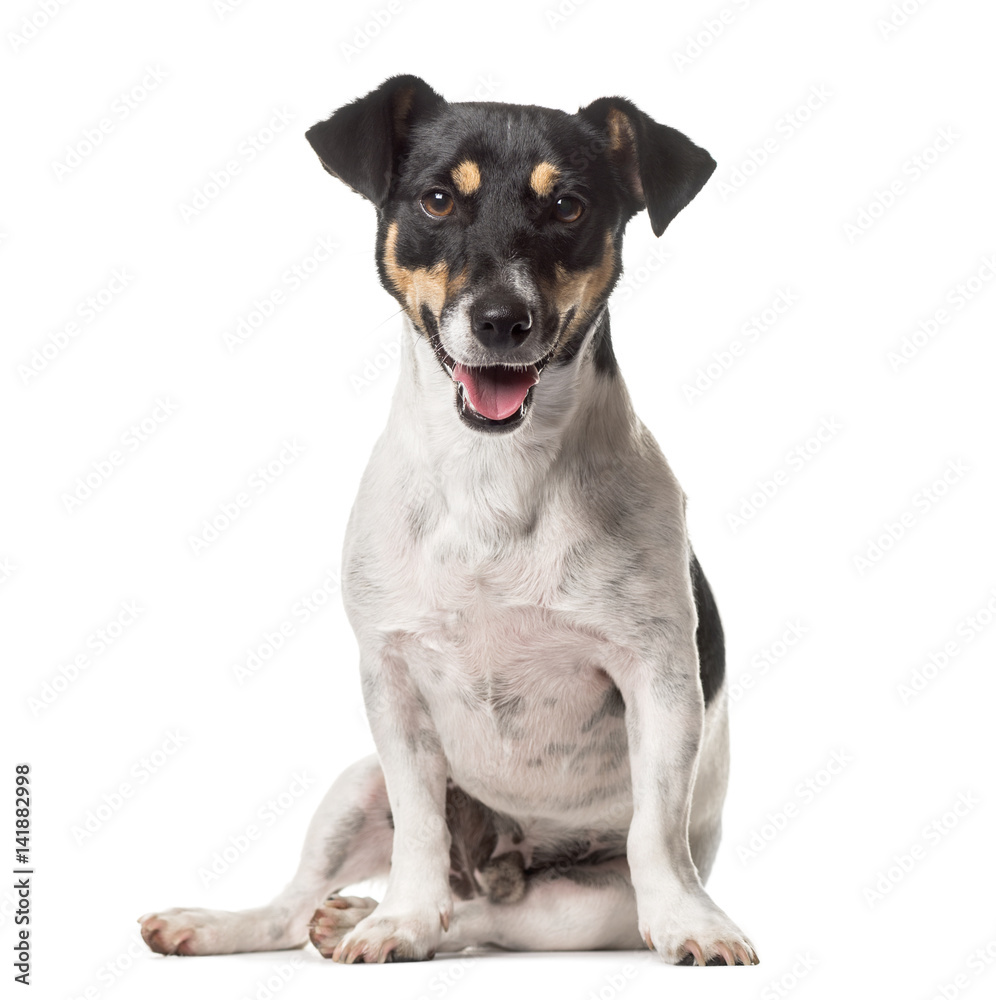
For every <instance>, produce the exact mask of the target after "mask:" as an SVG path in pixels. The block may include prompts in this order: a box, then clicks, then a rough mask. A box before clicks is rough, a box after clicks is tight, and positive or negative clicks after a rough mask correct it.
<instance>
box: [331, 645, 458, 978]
mask: <svg viewBox="0 0 996 1000" xmlns="http://www.w3.org/2000/svg"><path fill="white" fill-rule="evenodd" d="M360 670H361V675H362V680H363V697H364V701H365V703H366V709H367V716H368V717H369V719H370V726H371V729H372V730H373V736H374V741H375V742H376V744H377V751H378V753H379V755H380V762H381V767H382V769H383V771H384V778H385V782H386V785H387V795H388V801H389V802H390V806H391V814H392V821H393V824H394V845H393V849H392V853H391V873H390V876H389V879H388V885H387V890H386V892H385V894H384V898H383V900H382V901H381V902H380V904H379V905H378V906H377V908H376V909H375V910H374V912H373V913H371V914H370V916H368V917H366V918H365V919H364V920H361V921H360V923H358V924H357V925H356V927H355V928H354V929H353V930H352V931H351V932H350V933H349V934H347V935H346V937H345V938H343V940H342V941H341V942H340V944H339V945H338V947H337V948H336V949H335V951H334V952H333V954H332V958H333V959H334V960H336V961H341V962H357V961H363V962H384V961H388V960H409V961H410V960H419V959H427V958H432V956H433V955H434V954H435V951H436V947H437V945H438V944H439V939H440V935H441V933H442V931H443V929H445V928H446V927H447V926H448V925H449V919H450V914H451V912H452V906H453V903H452V895H451V893H450V885H449V870H450V853H449V852H450V834H449V830H448V828H447V825H446V815H445V809H446V771H447V768H446V758H445V757H444V755H443V751H442V747H441V745H440V742H439V737H438V735H437V733H436V729H435V726H434V725H433V722H432V718H431V716H430V714H429V709H428V706H427V704H426V702H425V699H424V698H423V697H422V695H421V693H420V692H419V691H418V689H417V687H416V685H415V684H414V682H413V679H412V677H411V675H410V673H409V671H408V667H407V665H406V664H405V663H404V661H403V659H402V658H401V657H400V656H399V655H397V654H396V653H394V652H392V651H386V650H378V651H377V652H373V653H370V654H368V655H364V656H362V657H361V664H360Z"/></svg>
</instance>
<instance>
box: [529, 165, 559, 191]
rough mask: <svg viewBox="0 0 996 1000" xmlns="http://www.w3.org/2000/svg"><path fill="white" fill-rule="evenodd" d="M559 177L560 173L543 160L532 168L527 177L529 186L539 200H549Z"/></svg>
mask: <svg viewBox="0 0 996 1000" xmlns="http://www.w3.org/2000/svg"><path fill="white" fill-rule="evenodd" d="M559 176H560V171H559V170H558V169H557V168H556V167H555V166H554V165H553V164H552V163H547V162H546V160H544V161H543V162H542V163H537V164H536V166H535V167H533V172H532V173H531V174H530V175H529V186H530V187H531V188H532V189H533V190H534V191H535V192H536V194H537V195H539V197H540V198H549V197H550V195H551V194H552V193H553V186H554V184H556V183H557V178H558V177H559Z"/></svg>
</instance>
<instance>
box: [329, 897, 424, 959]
mask: <svg viewBox="0 0 996 1000" xmlns="http://www.w3.org/2000/svg"><path fill="white" fill-rule="evenodd" d="M442 919H443V918H442V917H441V915H440V913H439V912H438V911H435V910H430V911H428V912H417V913H405V914H398V913H389V912H384V907H383V904H382V905H381V906H380V907H378V909H377V910H375V911H374V912H373V913H371V914H370V916H368V917H364V918H363V919H362V920H361V921H360V922H359V923H358V924H357V925H356V926H355V927H354V928H353V929H352V930H351V931H349V932H348V933H347V934H346V936H345V937H344V938H343V939H342V940H341V941H340V942H339V944H338V945H336V946H335V948H333V949H332V955H331V958H332V960H333V961H335V962H345V963H347V964H350V963H353V962H424V961H426V960H427V959H430V958H432V957H433V956H434V955H435V954H436V946H437V945H438V944H439V938H440V934H441V932H442Z"/></svg>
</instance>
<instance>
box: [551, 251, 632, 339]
mask: <svg viewBox="0 0 996 1000" xmlns="http://www.w3.org/2000/svg"><path fill="white" fill-rule="evenodd" d="M615 262H616V252H615V244H614V243H613V242H612V233H606V234H605V250H604V252H603V253H602V259H601V260H600V261H599V262H598V263H597V264H596V265H595V266H594V267H591V268H589V269H588V270H587V271H568V270H566V269H565V268H563V267H561V266H560V265H559V264H558V265H557V266H556V270H555V274H556V284H555V285H554V289H553V298H554V302H555V303H556V305H557V311H558V312H559V313H560V314H561V315H564V313H566V312H567V310H568V309H570V308H571V307H574V308H576V309H577V311H578V316H577V319H583V318H584V317H585V316H587V315H588V314H589V313H590V312H591V311H592V309H593V308H594V307H595V303H596V302H598V300H599V299H600V298H601V297H602V295H603V294H604V292H605V289H606V287H607V286H608V284H609V281H610V280H611V278H612V272H613V270H614V268H615ZM571 325H572V326H574V325H576V324H575V323H572V324H571Z"/></svg>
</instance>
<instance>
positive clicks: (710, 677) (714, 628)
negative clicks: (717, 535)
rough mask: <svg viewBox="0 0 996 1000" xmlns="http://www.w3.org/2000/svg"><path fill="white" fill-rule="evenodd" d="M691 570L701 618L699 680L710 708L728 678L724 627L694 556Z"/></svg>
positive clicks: (696, 638) (699, 629)
mask: <svg viewBox="0 0 996 1000" xmlns="http://www.w3.org/2000/svg"><path fill="white" fill-rule="evenodd" d="M689 569H690V570H691V574H692V591H693V593H694V594H695V609H696V611H697V612H698V616H699V625H698V628H697V629H696V630H695V644H696V645H697V646H698V650H699V677H700V678H701V679H702V694H703V695H704V696H705V703H706V705H708V704H709V703H710V702H711V701H712V700H713V698H715V697H716V694H717V692H718V691H719V689H720V688H721V687H722V686H723V678H724V677H725V676H726V650H725V644H724V639H723V623H722V622H721V621H720V620H719V610H718V608H717V607H716V600H715V598H714V597H713V596H712V590H711V589H710V587H709V583H708V581H707V580H706V578H705V574H704V573H703V572H702V567H701V566H700V565H699V561H698V559H696V558H695V554H694V553H692V561H691V564H690V566H689Z"/></svg>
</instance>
